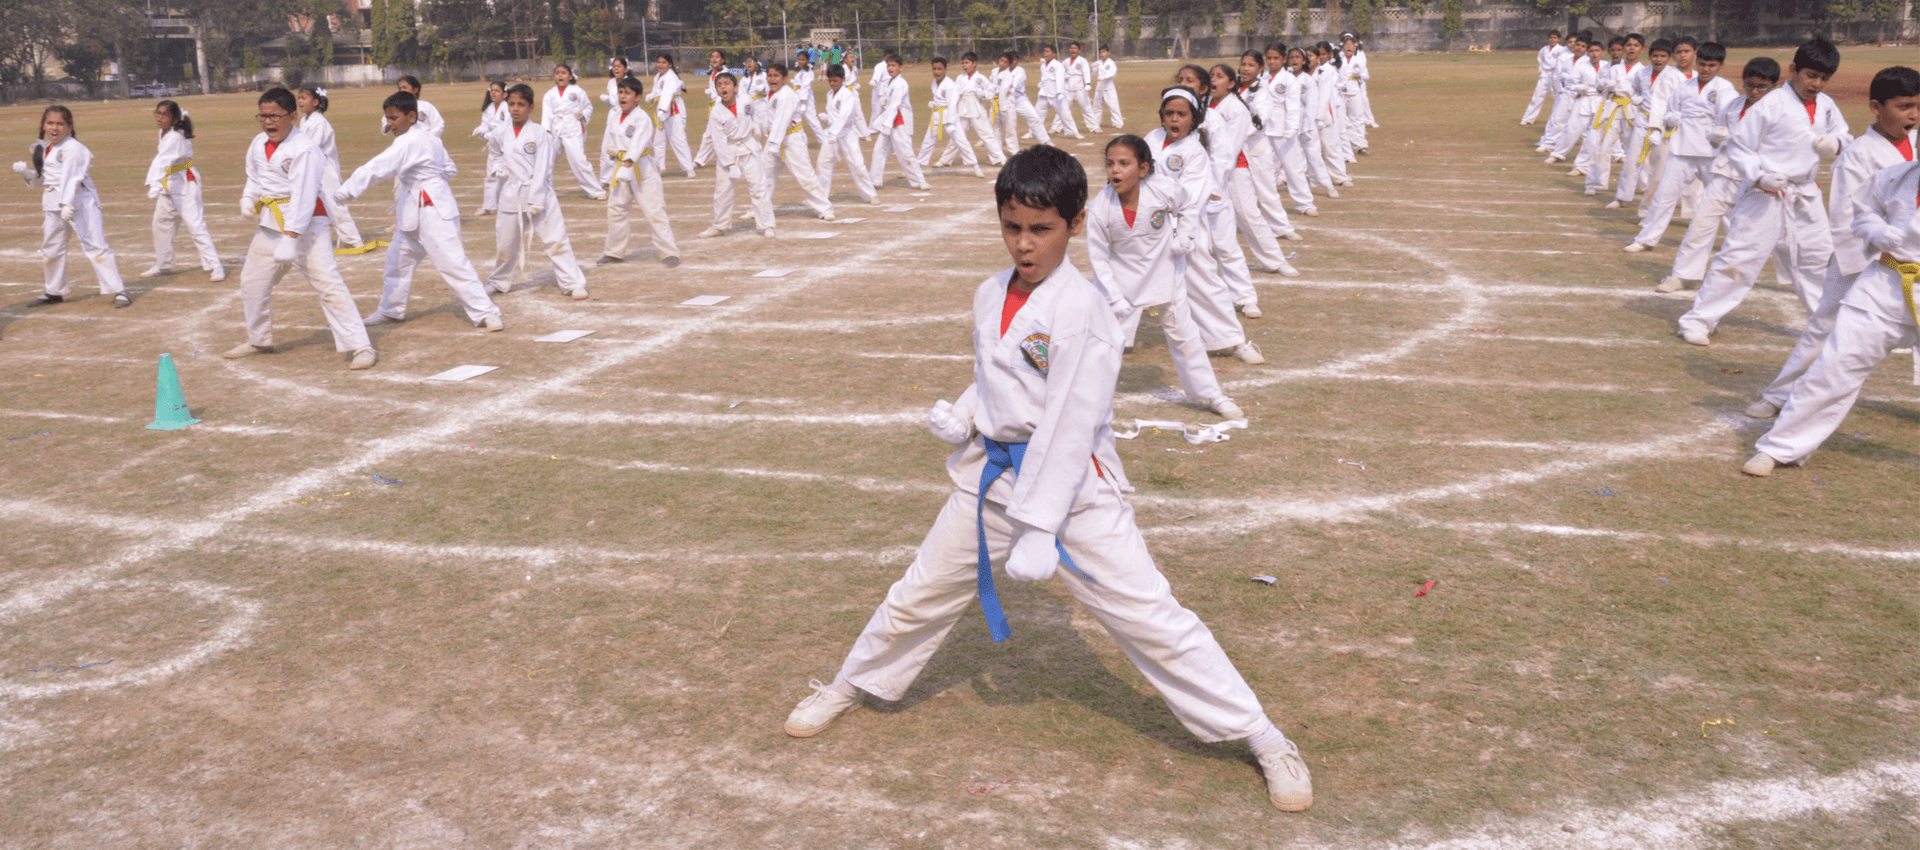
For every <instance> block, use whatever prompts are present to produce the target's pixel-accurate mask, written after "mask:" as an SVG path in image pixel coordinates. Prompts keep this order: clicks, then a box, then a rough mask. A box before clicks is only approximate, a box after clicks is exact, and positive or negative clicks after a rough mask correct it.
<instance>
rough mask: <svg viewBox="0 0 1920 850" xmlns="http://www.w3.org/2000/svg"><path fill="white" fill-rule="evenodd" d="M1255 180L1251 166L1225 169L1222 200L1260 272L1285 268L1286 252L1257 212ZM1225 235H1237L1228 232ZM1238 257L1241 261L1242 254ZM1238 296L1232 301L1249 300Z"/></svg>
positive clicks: (1250, 285) (1249, 287)
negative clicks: (1245, 239) (1243, 234)
mask: <svg viewBox="0 0 1920 850" xmlns="http://www.w3.org/2000/svg"><path fill="white" fill-rule="evenodd" d="M1255 182H1256V181H1255V180H1254V177H1253V169H1251V168H1230V169H1228V170H1227V198H1226V200H1227V203H1228V204H1230V205H1231V206H1232V207H1233V219H1234V224H1235V227H1236V228H1237V229H1238V230H1239V232H1241V233H1245V234H1247V249H1248V250H1249V251H1252V252H1253V261H1254V263H1257V264H1259V266H1260V270H1261V271H1263V272H1274V271H1279V270H1281V269H1283V268H1286V267H1287V260H1286V254H1285V252H1283V251H1281V250H1280V241H1279V240H1278V239H1276V238H1274V235H1273V229H1272V228H1271V227H1269V226H1268V224H1267V218H1266V216H1263V215H1261V214H1260V198H1259V196H1258V194H1257V192H1256V190H1255V189H1254V185H1253V184H1254V183H1255ZM1229 238H1237V237H1233V236H1231V235H1230V236H1229ZM1236 244H1238V243H1237V242H1236ZM1242 259H1243V261H1244V256H1243V258H1242ZM1246 291H1247V292H1248V293H1251V292H1252V291H1253V279H1252V278H1251V277H1249V278H1248V279H1247V287H1246ZM1240 297H1243V296H1241V295H1240V294H1239V293H1236V295H1235V300H1234V303H1235V304H1247V303H1250V302H1246V301H1241V300H1239V298H1240Z"/></svg>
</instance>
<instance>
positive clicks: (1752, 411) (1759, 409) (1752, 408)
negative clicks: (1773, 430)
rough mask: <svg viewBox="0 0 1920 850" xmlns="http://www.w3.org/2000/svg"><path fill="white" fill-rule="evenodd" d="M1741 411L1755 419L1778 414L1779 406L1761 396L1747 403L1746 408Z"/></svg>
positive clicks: (1769, 417) (1770, 417) (1768, 417)
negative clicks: (1759, 398)
mask: <svg viewBox="0 0 1920 850" xmlns="http://www.w3.org/2000/svg"><path fill="white" fill-rule="evenodd" d="M1741 412H1742V413H1745V414H1747V415H1748V416H1751V417H1753V418H1755V419H1772V418H1773V417H1775V416H1779V415H1780V408H1779V407H1776V406H1775V405H1774V403H1773V402H1770V401H1767V400H1766V399H1764V398H1763V399H1761V400H1759V401H1756V402H1754V403H1752V404H1749V405H1747V409H1746V410H1744V411H1741Z"/></svg>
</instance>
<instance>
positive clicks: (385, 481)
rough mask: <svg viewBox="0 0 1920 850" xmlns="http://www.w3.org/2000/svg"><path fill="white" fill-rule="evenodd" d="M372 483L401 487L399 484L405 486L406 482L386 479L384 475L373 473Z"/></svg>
mask: <svg viewBox="0 0 1920 850" xmlns="http://www.w3.org/2000/svg"><path fill="white" fill-rule="evenodd" d="M373 483H375V484H387V485H393V486H398V485H401V484H405V483H407V482H405V481H401V480H400V479H398V478H388V477H386V476H385V475H380V474H378V473H375V474H374V476H373Z"/></svg>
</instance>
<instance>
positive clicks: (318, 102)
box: [300, 86, 327, 112]
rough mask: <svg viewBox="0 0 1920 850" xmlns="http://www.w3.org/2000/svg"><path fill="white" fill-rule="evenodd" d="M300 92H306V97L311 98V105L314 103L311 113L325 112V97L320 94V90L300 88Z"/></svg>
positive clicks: (324, 94)
mask: <svg viewBox="0 0 1920 850" xmlns="http://www.w3.org/2000/svg"><path fill="white" fill-rule="evenodd" d="M300 90H301V91H303V92H306V93H307V97H310V98H313V103H314V107H313V111H315V112H326V111H327V95H326V93H325V92H322V91H321V90H320V87H319V86H301V87H300Z"/></svg>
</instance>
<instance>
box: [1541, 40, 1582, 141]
mask: <svg viewBox="0 0 1920 850" xmlns="http://www.w3.org/2000/svg"><path fill="white" fill-rule="evenodd" d="M1592 40H1593V33H1591V32H1586V31H1584V30H1583V31H1581V32H1580V33H1578V34H1575V35H1571V36H1568V37H1567V44H1566V52H1565V53H1563V54H1560V56H1559V58H1557V59H1555V60H1554V66H1553V111H1552V112H1549V113H1547V127H1546V129H1545V130H1544V131H1543V132H1541V134H1540V144H1539V145H1537V146H1535V147H1534V149H1533V150H1534V152H1535V153H1552V152H1553V151H1555V150H1558V149H1559V147H1560V142H1561V139H1562V138H1563V137H1564V136H1565V135H1566V133H1567V130H1568V127H1569V126H1570V124H1571V122H1570V121H1569V117H1570V116H1571V115H1572V114H1573V102H1574V101H1575V100H1576V99H1577V98H1578V96H1577V95H1576V94H1575V93H1574V87H1575V86H1576V85H1577V84H1578V83H1579V81H1578V79H1576V78H1577V77H1578V72H1577V71H1575V70H1574V66H1575V65H1576V64H1578V63H1579V62H1580V61H1581V60H1583V59H1585V58H1586V56H1587V43H1588V42H1591V41H1592Z"/></svg>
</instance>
